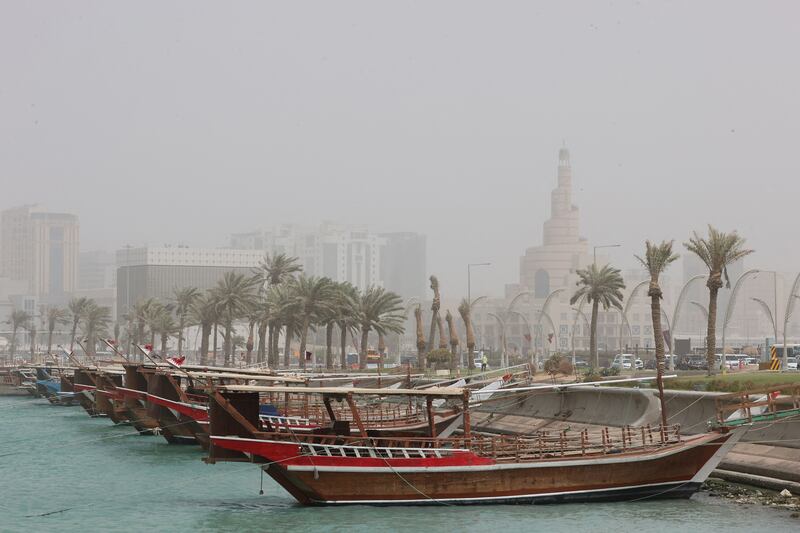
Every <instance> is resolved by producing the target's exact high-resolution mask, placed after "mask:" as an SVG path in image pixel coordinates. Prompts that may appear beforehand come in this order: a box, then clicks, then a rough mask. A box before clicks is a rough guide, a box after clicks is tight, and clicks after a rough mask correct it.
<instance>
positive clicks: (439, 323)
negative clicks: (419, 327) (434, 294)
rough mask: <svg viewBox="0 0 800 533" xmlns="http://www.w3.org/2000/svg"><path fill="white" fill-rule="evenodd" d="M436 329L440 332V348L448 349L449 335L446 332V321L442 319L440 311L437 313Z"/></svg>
mask: <svg viewBox="0 0 800 533" xmlns="http://www.w3.org/2000/svg"><path fill="white" fill-rule="evenodd" d="M436 331H437V333H438V334H439V349H440V350H446V349H447V337H446V336H445V334H444V321H443V320H442V315H440V314H439V313H436Z"/></svg>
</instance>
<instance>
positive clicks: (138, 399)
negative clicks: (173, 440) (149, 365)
mask: <svg viewBox="0 0 800 533" xmlns="http://www.w3.org/2000/svg"><path fill="white" fill-rule="evenodd" d="M117 391H118V392H119V393H120V395H121V396H122V398H123V400H122V404H123V408H124V409H125V415H126V416H127V417H128V420H129V421H130V423H131V425H132V426H133V427H134V428H136V430H137V431H138V432H139V433H141V434H143V435H152V434H153V433H154V430H155V429H156V428H157V427H158V420H156V419H155V418H153V417H151V416H149V415H148V414H147V392H142V391H139V390H134V389H128V388H125V387H117Z"/></svg>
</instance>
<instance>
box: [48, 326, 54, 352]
mask: <svg viewBox="0 0 800 533" xmlns="http://www.w3.org/2000/svg"><path fill="white" fill-rule="evenodd" d="M54 329H55V328H49V329H48V330H47V354H48V355H49V354H50V350H51V349H52V348H53V330H54Z"/></svg>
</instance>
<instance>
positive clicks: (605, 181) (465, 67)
mask: <svg viewBox="0 0 800 533" xmlns="http://www.w3.org/2000/svg"><path fill="white" fill-rule="evenodd" d="M798 11H800V9H799V8H798V6H797V4H796V3H794V2H757V3H756V2H729V1H726V2H702V3H697V2H669V3H667V2H663V3H662V2H659V3H649V2H602V3H601V2H550V3H543V2H536V3H533V2H500V3H485V2H464V1H452V2H424V3H388V2H386V3H377V2H312V3H302V4H300V3H286V2H235V3H226V4H220V3H216V2H197V1H192V2H135V3H134V2H131V3H126V4H122V3H108V2H79V1H75V2H68V3H67V2H36V3H33V2H3V4H2V6H0V63H1V64H2V66H3V69H2V78H0V116H1V117H2V120H0V177H1V178H2V202H0V204H2V205H0V207H1V208H8V207H12V206H15V205H20V204H27V203H39V204H42V205H44V206H46V207H47V208H48V209H50V210H54V211H62V212H70V213H74V214H77V215H78V216H79V217H80V222H81V249H83V250H92V249H108V250H114V249H116V248H118V247H120V246H123V245H125V244H133V245H141V244H162V243H185V244H189V245H198V246H225V245H227V244H228V238H229V235H230V234H231V233H234V232H244V231H249V230H253V229H257V228H269V227H271V226H274V225H276V224H280V223H306V224H311V225H315V224H318V223H320V222H322V221H325V220H333V221H338V222H343V223H367V224H369V225H370V227H371V228H372V229H375V230H377V231H417V232H421V233H424V234H426V235H427V236H428V268H429V270H430V271H431V272H432V273H436V274H437V275H438V276H439V279H440V280H441V282H442V290H443V293H445V294H446V293H447V292H451V293H452V292H455V291H458V292H459V294H461V293H463V292H464V291H465V289H466V263H468V262H476V261H490V262H492V267H491V268H489V269H481V270H480V272H478V271H475V272H474V273H473V280H472V282H473V290H474V291H482V292H488V293H491V294H501V293H502V291H503V285H504V284H505V283H511V282H515V281H517V279H518V270H519V257H520V255H522V254H523V253H524V250H525V248H527V247H530V246H534V245H537V244H539V243H540V242H541V239H542V235H541V227H542V222H543V221H544V220H545V219H546V218H547V217H548V209H549V194H550V190H551V189H552V188H553V187H554V186H555V181H556V165H557V161H558V160H557V153H558V149H559V148H560V147H561V146H562V145H564V144H566V146H567V147H568V148H569V150H570V153H571V154H572V167H573V171H574V202H575V203H576V204H577V205H579V206H580V208H581V230H582V233H583V235H584V236H585V237H587V238H588V239H589V242H590V244H604V243H611V242H613V243H619V244H621V245H622V246H621V247H620V248H616V249H612V250H609V251H608V255H609V257H610V259H611V261H612V262H614V263H615V264H617V265H619V266H621V267H626V266H633V264H634V263H633V261H634V260H633V254H634V253H641V249H642V247H643V242H644V240H645V239H646V238H650V239H657V240H660V239H663V238H675V239H677V240H678V241H679V242H680V241H683V240H685V239H686V238H687V237H688V235H689V233H690V231H691V230H694V229H697V230H700V231H704V230H705V225H706V224H707V223H709V222H711V223H713V224H715V225H717V226H718V227H720V228H721V229H724V230H732V229H737V230H738V231H739V232H740V233H741V234H743V235H744V236H745V237H746V238H747V239H748V245H749V246H750V247H752V248H754V249H756V251H757V253H756V254H755V255H754V256H752V258H748V262H749V264H751V265H753V266H762V265H768V266H771V267H773V268H779V269H781V270H793V271H797V270H800V250H798V249H797V247H794V246H790V245H787V244H788V243H789V242H791V237H792V236H793V235H792V232H793V229H794V228H795V226H796V224H795V218H796V205H797V198H798V193H800V180H798V179H797V178H798V175H799V174H800V172H798V171H800V163H798V158H797V155H796V144H797V139H798V134H799V133H800V131H799V129H800V126H798V124H800V121H799V120H798V118H800V116H799V115H800V113H799V111H800V104H798V94H800V83H798V80H799V78H800V74H798V69H797V50H798V48H800V46H798V45H799V44H800V43H798V40H799V39H798V35H800V16H798V15H800V13H798Z"/></svg>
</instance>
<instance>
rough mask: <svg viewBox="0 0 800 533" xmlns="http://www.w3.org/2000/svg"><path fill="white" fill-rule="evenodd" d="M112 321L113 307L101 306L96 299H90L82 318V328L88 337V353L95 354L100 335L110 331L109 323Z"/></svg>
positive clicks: (84, 334)
mask: <svg viewBox="0 0 800 533" xmlns="http://www.w3.org/2000/svg"><path fill="white" fill-rule="evenodd" d="M110 323H111V309H109V308H108V307H101V306H99V305H97V304H96V303H95V301H94V300H89V303H88V304H86V306H85V307H84V310H83V317H82V319H81V329H82V330H83V336H84V337H85V338H86V350H87V355H90V356H94V355H95V353H96V352H95V348H96V346H97V339H98V338H99V336H100V335H106V334H107V333H108V325H109V324H110Z"/></svg>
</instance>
